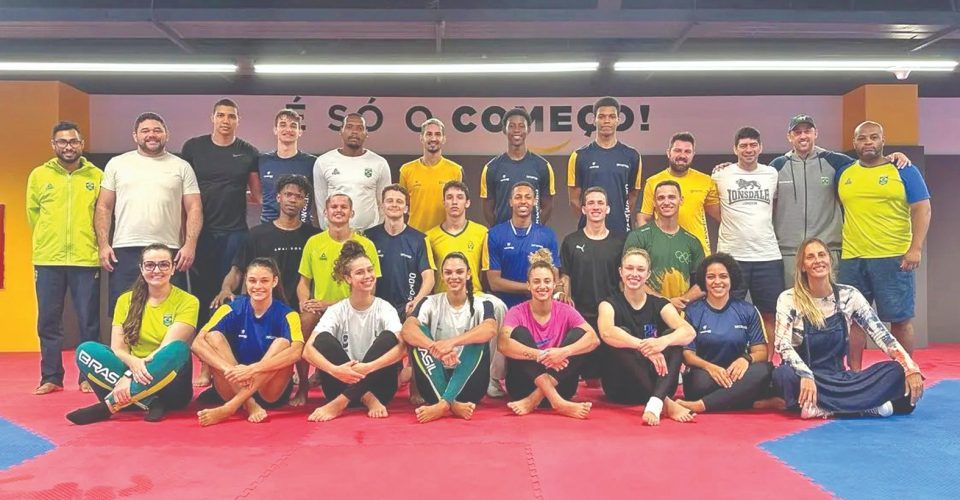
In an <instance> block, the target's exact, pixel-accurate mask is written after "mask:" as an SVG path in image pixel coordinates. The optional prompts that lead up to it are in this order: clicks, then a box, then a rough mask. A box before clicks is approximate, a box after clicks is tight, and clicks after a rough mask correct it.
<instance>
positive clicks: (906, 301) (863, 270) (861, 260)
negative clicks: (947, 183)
mask: <svg viewBox="0 0 960 500" xmlns="http://www.w3.org/2000/svg"><path fill="white" fill-rule="evenodd" d="M883 145H884V139H883V127H881V126H880V124H879V123H876V122H871V121H866V122H863V123H861V124H860V125H858V126H857V128H856V130H855V131H854V133H853V147H854V149H856V151H857V157H858V160H857V161H856V162H854V163H853V164H851V165H849V166H847V167H843V168H841V169H840V170H838V171H837V178H836V180H837V182H836V186H837V194H838V196H839V198H840V203H842V204H843V209H844V221H843V258H842V259H841V260H840V272H839V276H838V281H839V282H840V283H844V284H848V285H852V286H854V287H856V288H857V289H858V290H860V293H862V294H863V296H864V297H866V299H867V301H869V302H874V301H875V302H876V306H877V316H879V317H880V319H881V320H882V321H889V322H890V332H891V333H893V336H894V337H896V338H897V340H898V341H899V342H900V344H902V345H903V348H904V349H906V350H907V353H912V352H913V342H914V341H913V337H914V334H913V314H914V301H915V299H916V297H915V294H916V290H915V283H914V280H915V277H914V271H915V270H916V269H917V267H919V266H920V258H921V255H922V253H923V242H924V240H925V239H926V237H927V230H928V229H929V228H930V214H931V208H930V192H929V191H928V190H927V185H926V183H925V182H924V180H923V176H922V175H921V174H920V170H919V169H917V167H915V166H913V165H907V166H906V167H905V168H903V169H898V168H896V167H895V166H894V165H893V164H891V163H890V160H889V159H888V158H886V157H884V156H883ZM858 334H859V338H857V335H858ZM850 338H851V340H850V351H849V353H848V360H847V361H848V363H849V365H850V368H851V369H852V370H857V371H858V370H860V368H861V367H862V361H863V348H864V346H865V345H866V339H865V338H864V334H863V332H862V331H859V330H858V331H857V332H851V337H850Z"/></svg>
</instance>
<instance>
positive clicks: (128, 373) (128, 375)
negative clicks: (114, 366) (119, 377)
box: [123, 370, 133, 378]
mask: <svg viewBox="0 0 960 500" xmlns="http://www.w3.org/2000/svg"><path fill="white" fill-rule="evenodd" d="M123 376H124V377H127V378H133V372H132V371H130V370H127V371H125V372H123Z"/></svg>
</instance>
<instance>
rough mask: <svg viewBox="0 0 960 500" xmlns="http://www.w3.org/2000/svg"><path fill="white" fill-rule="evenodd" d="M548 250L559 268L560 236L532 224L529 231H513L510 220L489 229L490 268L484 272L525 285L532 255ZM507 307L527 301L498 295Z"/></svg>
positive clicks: (550, 230) (523, 298) (487, 266)
mask: <svg viewBox="0 0 960 500" xmlns="http://www.w3.org/2000/svg"><path fill="white" fill-rule="evenodd" d="M541 248H546V249H547V250H550V253H551V254H552V255H553V265H554V266H557V267H560V252H559V251H558V250H557V235H556V234H554V232H553V230H552V229H550V228H549V227H547V226H541V225H540V224H531V225H530V227H527V228H514V227H513V224H512V223H511V222H510V221H509V220H508V221H507V222H504V223H502V224H497V225H496V226H493V227H492V228H490V232H489V233H487V250H488V253H489V262H488V263H487V264H488V265H486V266H484V270H492V271H500V276H501V277H502V278H506V279H508V280H511V281H519V282H521V283H525V282H526V281H527V270H528V269H529V268H530V260H529V259H528V257H529V256H530V254H531V253H533V252H536V251H537V250H540V249H541ZM494 295H496V296H497V297H499V298H500V300H502V301H503V302H504V303H505V304H507V307H513V306H515V305H517V304H519V303H521V302H523V301H524V300H527V298H528V297H527V296H526V295H525V294H519V293H504V292H495V293H494Z"/></svg>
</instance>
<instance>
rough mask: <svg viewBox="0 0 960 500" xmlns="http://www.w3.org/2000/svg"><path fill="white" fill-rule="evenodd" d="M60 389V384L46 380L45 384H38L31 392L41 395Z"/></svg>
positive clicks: (61, 388) (61, 387)
mask: <svg viewBox="0 0 960 500" xmlns="http://www.w3.org/2000/svg"><path fill="white" fill-rule="evenodd" d="M62 390H63V386H62V385H57V384H54V383H53V382H47V383H46V384H40V386H38V387H37V388H36V389H34V390H33V393H34V394H35V395H37V396H43V395H44V394H50V393H52V392H59V391H62Z"/></svg>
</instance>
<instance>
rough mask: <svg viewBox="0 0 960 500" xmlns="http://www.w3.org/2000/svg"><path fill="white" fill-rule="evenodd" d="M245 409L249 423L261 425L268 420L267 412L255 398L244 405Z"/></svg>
mask: <svg viewBox="0 0 960 500" xmlns="http://www.w3.org/2000/svg"><path fill="white" fill-rule="evenodd" d="M243 409H244V410H245V411H246V412H247V422H250V423H251V424H259V423H260V422H263V421H264V420H266V419H267V410H264V409H263V407H262V406H260V405H259V404H257V402H256V401H254V400H253V398H250V399H248V400H247V402H246V403H244V405H243Z"/></svg>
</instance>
